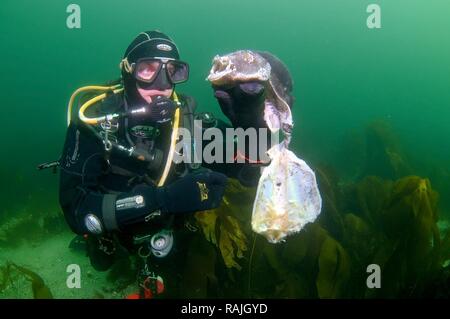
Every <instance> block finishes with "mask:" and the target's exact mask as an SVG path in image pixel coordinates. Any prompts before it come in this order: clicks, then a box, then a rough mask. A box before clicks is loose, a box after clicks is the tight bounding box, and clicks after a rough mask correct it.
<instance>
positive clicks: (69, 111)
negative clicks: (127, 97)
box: [67, 84, 123, 126]
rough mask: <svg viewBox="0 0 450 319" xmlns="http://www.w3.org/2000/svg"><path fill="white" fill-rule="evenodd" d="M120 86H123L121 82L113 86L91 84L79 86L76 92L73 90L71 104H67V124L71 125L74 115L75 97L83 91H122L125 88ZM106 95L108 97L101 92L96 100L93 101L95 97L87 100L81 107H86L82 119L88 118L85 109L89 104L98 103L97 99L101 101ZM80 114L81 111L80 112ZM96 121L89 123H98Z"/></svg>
mask: <svg viewBox="0 0 450 319" xmlns="http://www.w3.org/2000/svg"><path fill="white" fill-rule="evenodd" d="M120 87H121V85H120V84H117V85H113V86H98V85H90V86H84V87H81V88H79V89H78V90H76V91H75V92H73V94H72V96H71V97H70V100H69V104H68V106H67V126H69V125H70V121H71V117H72V107H73V103H74V101H75V98H76V97H77V95H78V94H80V93H82V92H86V91H113V92H114V93H119V92H120V91H122V90H123V89H122V88H120ZM99 97H100V98H99ZM105 97H106V93H104V94H101V95H99V96H97V97H95V98H94V99H96V100H95V101H93V99H91V100H89V101H87V102H86V103H84V104H83V106H82V107H81V108H83V107H84V108H83V114H82V116H83V117H81V116H80V119H82V120H83V118H84V119H87V118H86V117H85V116H84V111H85V110H86V109H87V108H88V107H89V106H91V105H92V104H94V103H96V102H97V101H99V100H101V99H103V98H105ZM91 101H92V103H91ZM88 103H89V104H88ZM86 104H88V105H86ZM81 108H80V112H81ZM79 114H80V113H79ZM102 119H104V117H103V118H102ZM88 120H89V119H88ZM96 123H97V122H95V123H89V124H96Z"/></svg>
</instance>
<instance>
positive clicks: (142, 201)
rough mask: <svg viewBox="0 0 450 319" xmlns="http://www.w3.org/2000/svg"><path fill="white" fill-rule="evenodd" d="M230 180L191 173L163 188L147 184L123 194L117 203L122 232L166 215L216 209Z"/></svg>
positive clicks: (215, 174) (218, 175)
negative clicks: (137, 224) (129, 227)
mask: <svg viewBox="0 0 450 319" xmlns="http://www.w3.org/2000/svg"><path fill="white" fill-rule="evenodd" d="M226 181H227V177H226V176H225V175H223V174H221V173H217V172H213V171H210V170H206V171H201V172H198V173H190V174H187V175H186V176H184V177H182V178H181V179H179V180H176V181H175V182H173V183H172V184H169V185H167V186H164V187H156V186H153V185H148V184H140V185H138V186H136V187H135V188H134V189H133V190H132V191H131V192H130V193H123V194H120V195H119V196H118V197H117V199H116V202H115V216H114V217H115V220H116V225H117V227H118V228H119V229H124V228H126V227H127V226H129V225H133V224H136V223H142V222H150V221H151V220H152V219H154V218H158V217H161V216H164V215H167V214H179V213H193V212H197V211H204V210H209V209H214V208H217V207H218V206H219V205H220V202H221V201H222V197H223V194H224V191H225V186H226Z"/></svg>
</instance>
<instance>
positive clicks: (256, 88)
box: [213, 82, 266, 128]
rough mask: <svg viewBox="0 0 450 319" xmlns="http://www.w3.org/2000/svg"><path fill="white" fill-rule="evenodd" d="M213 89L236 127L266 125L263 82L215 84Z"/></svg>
mask: <svg viewBox="0 0 450 319" xmlns="http://www.w3.org/2000/svg"><path fill="white" fill-rule="evenodd" d="M213 90H214V96H215V98H216V99H217V101H218V102H219V105H220V108H221V109H222V112H223V113H224V114H225V116H227V117H228V118H229V119H230V121H231V123H232V124H233V126H234V127H243V128H248V127H255V128H259V127H266V124H265V121H264V118H263V116H264V99H265V88H264V84H263V83H262V82H244V83H240V84H237V85H235V86H233V87H231V88H229V87H218V86H213Z"/></svg>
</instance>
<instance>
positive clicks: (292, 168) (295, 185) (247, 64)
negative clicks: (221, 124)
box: [207, 50, 322, 243]
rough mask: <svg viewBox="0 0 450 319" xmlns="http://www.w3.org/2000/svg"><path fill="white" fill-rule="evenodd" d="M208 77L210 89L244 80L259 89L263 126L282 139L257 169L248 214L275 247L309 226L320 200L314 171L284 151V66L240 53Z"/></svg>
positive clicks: (287, 124)
mask: <svg viewBox="0 0 450 319" xmlns="http://www.w3.org/2000/svg"><path fill="white" fill-rule="evenodd" d="M212 64H213V65H212V68H211V70H210V74H209V76H208V77H207V80H209V81H210V82H211V83H212V84H213V85H215V86H226V87H231V86H233V85H235V84H237V83H242V82H246V81H259V82H261V83H263V84H264V87H265V90H266V95H265V100H264V121H265V122H266V124H267V127H268V128H269V129H270V131H271V132H273V133H275V132H278V131H279V130H281V131H282V132H283V136H284V140H283V141H282V142H281V143H279V144H276V145H274V146H272V147H271V148H270V149H269V150H268V151H267V155H268V156H269V158H270V160H271V161H270V164H269V165H268V166H264V167H262V168H261V177H260V179H259V182H258V188H257V191H256V197H255V201H254V204H253V212H252V222H251V223H252V229H253V231H254V232H256V233H258V234H261V235H263V236H264V237H265V238H266V239H267V240H268V241H269V242H271V243H278V242H282V241H284V240H285V238H286V237H287V236H289V235H292V234H294V233H297V232H299V231H300V230H302V229H303V227H304V226H305V225H306V224H308V223H311V222H314V221H315V220H316V218H317V216H318V215H319V214H320V211H321V208H322V199H321V196H320V192H319V189H318V186H317V181H316V176H315V174H314V171H313V170H312V169H311V168H310V167H309V166H308V165H307V164H306V162H305V161H303V160H301V159H300V158H298V157H297V156H296V155H295V154H294V153H293V152H292V151H290V150H289V149H288V146H289V143H290V141H291V132H292V128H293V125H294V123H293V120H292V113H291V106H292V103H293V100H294V99H293V97H292V95H291V91H292V87H293V84H292V78H291V76H290V73H289V71H288V69H287V67H286V66H285V65H284V64H283V62H281V60H279V59H278V58H277V57H275V56H274V55H272V54H271V53H269V52H259V51H250V50H240V51H236V52H232V53H230V54H226V55H223V56H216V57H214V59H213V63H212Z"/></svg>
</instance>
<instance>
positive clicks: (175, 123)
mask: <svg viewBox="0 0 450 319" xmlns="http://www.w3.org/2000/svg"><path fill="white" fill-rule="evenodd" d="M173 100H174V101H175V103H176V104H177V105H178V106H179V105H180V101H179V100H178V96H177V94H176V93H175V91H174V92H173ZM179 125H180V108H179V107H177V109H176V110H175V116H174V118H173V127H172V136H171V138H170V149H169V154H168V155H167V161H166V165H165V166H164V171H163V173H162V175H161V178H160V180H159V182H158V186H163V185H164V183H165V182H166V179H167V175H169V171H170V167H171V166H172V160H173V155H174V154H175V146H176V142H177V139H178V127H179Z"/></svg>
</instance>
